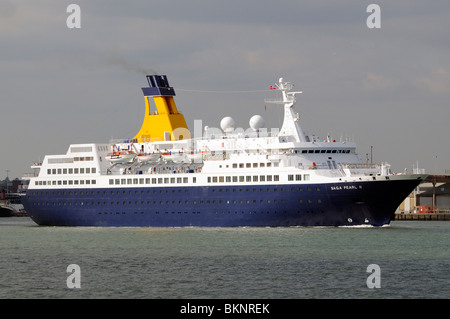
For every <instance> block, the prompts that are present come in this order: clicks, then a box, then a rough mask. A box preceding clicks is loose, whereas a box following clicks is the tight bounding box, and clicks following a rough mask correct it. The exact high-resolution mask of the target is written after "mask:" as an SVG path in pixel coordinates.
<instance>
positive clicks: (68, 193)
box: [31, 186, 321, 203]
mask: <svg viewBox="0 0 450 319" xmlns="http://www.w3.org/2000/svg"><path fill="white" fill-rule="evenodd" d="M289 190H290V191H291V192H296V191H299V192H303V191H304V190H306V191H308V192H310V191H312V190H313V188H312V187H310V186H308V187H306V188H304V187H288V188H285V187H279V188H278V187H274V188H263V187H260V188H259V189H258V188H256V187H253V188H250V187H244V188H218V189H212V192H213V193H215V192H216V191H217V192H219V193H222V192H225V193H229V192H233V193H235V192H240V193H241V192H243V191H246V192H250V191H251V192H253V193H255V192H258V191H259V192H271V191H273V192H277V191H280V192H285V191H289ZM315 190H316V191H317V192H320V190H321V188H320V187H319V186H317V187H315ZM183 192H184V193H188V189H187V188H184V189H178V190H175V189H171V190H169V189H165V190H162V189H159V190H156V189H153V190H146V191H144V190H140V191H138V190H122V191H120V190H111V191H105V190H104V191H99V190H97V191H91V190H86V191H76V190H74V191H71V190H66V191H32V193H31V194H32V195H33V196H49V195H51V196H61V195H63V196H72V195H75V196H78V195H81V196H84V195H107V193H110V194H111V195H126V194H129V195H133V194H135V195H138V194H141V195H144V194H147V195H150V194H163V193H166V194H169V193H171V194H175V193H183ZM208 203H209V201H208Z"/></svg>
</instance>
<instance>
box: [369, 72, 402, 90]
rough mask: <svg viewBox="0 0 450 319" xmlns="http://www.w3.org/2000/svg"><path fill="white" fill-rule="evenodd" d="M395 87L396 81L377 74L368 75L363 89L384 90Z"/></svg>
mask: <svg viewBox="0 0 450 319" xmlns="http://www.w3.org/2000/svg"><path fill="white" fill-rule="evenodd" d="M394 85H395V81H394V80H392V79H390V78H388V77H386V76H382V75H378V74H375V73H368V74H367V76H366V78H365V79H364V81H363V88H364V89H367V90H384V89H387V88H392V87H393V86H394Z"/></svg>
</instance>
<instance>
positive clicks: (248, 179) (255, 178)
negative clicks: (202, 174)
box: [208, 174, 309, 183]
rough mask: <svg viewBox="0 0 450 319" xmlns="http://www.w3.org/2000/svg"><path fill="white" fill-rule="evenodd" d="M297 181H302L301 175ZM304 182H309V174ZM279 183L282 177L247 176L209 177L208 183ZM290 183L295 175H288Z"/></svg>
mask: <svg viewBox="0 0 450 319" xmlns="http://www.w3.org/2000/svg"><path fill="white" fill-rule="evenodd" d="M295 180H296V181H301V180H302V175H301V174H296V175H295ZM303 180H305V181H309V174H304V175H303ZM258 181H259V182H266V181H267V182H272V181H274V182H278V181H280V175H251V176H250V175H247V176H242V175H241V176H209V177H208V183H231V182H233V183H237V182H241V183H242V182H258ZM288 181H294V175H293V174H292V175H288Z"/></svg>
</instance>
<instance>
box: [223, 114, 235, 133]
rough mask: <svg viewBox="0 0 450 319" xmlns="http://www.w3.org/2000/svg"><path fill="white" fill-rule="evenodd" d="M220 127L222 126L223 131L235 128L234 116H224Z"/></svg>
mask: <svg viewBox="0 0 450 319" xmlns="http://www.w3.org/2000/svg"><path fill="white" fill-rule="evenodd" d="M220 127H221V128H222V131H224V132H229V131H232V130H233V129H234V120H233V118H231V117H229V116H227V117H224V118H223V119H222V120H221V121H220Z"/></svg>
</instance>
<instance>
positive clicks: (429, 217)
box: [394, 211, 450, 220]
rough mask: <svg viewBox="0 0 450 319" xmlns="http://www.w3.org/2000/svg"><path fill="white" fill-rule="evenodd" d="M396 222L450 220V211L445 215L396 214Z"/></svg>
mask: <svg viewBox="0 0 450 319" xmlns="http://www.w3.org/2000/svg"><path fill="white" fill-rule="evenodd" d="M394 220H450V211H448V212H444V213H423V214H421V213H403V212H402V213H395V215H394Z"/></svg>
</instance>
